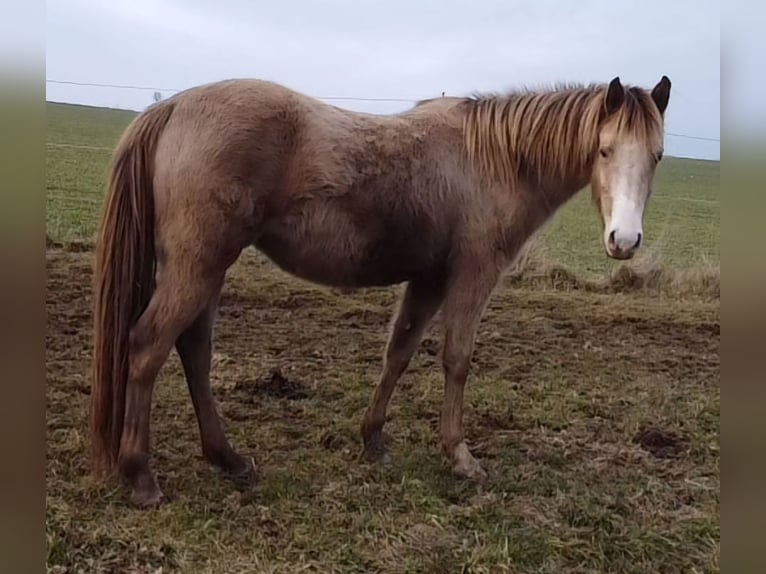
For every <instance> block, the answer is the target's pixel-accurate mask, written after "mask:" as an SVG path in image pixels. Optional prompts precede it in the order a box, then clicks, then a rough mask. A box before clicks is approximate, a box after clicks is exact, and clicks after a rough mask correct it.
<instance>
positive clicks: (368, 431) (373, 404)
mask: <svg viewBox="0 0 766 574" xmlns="http://www.w3.org/2000/svg"><path fill="white" fill-rule="evenodd" d="M443 296H444V283H443V281H441V280H439V281H433V282H411V283H409V284H408V285H407V289H406V291H405V293H404V297H403V298H402V302H401V304H400V306H399V310H398V312H397V314H396V318H395V319H394V324H393V329H392V330H391V335H390V336H389V339H388V344H387V345H386V353H385V359H384V363H383V372H382V373H381V376H380V380H379V382H378V385H377V387H376V388H375V393H374V395H373V397H372V400H371V401H370V405H369V407H368V408H367V412H366V413H365V415H364V420H363V421H362V439H363V440H364V454H365V455H366V457H367V459H368V460H370V461H373V462H375V461H379V460H382V459H384V458H385V446H384V444H383V424H384V423H385V421H386V409H387V407H388V402H389V400H390V399H391V393H392V392H393V390H394V387H395V386H396V383H397V381H398V380H399V378H400V377H401V376H402V373H404V371H405V369H406V368H407V365H409V363H410V360H411V359H412V356H413V355H414V353H415V350H416V349H417V346H418V344H419V343H420V340H421V338H422V337H423V332H424V331H425V329H426V326H427V325H428V321H429V320H430V319H431V318H432V317H433V316H434V314H435V313H436V311H437V310H438V309H439V306H440V305H441V302H442V298H443Z"/></svg>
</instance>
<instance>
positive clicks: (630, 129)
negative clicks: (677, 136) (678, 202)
mask: <svg viewBox="0 0 766 574" xmlns="http://www.w3.org/2000/svg"><path fill="white" fill-rule="evenodd" d="M669 98H670V80H669V79H668V78H667V76H663V77H662V79H661V80H660V81H659V83H658V84H657V85H656V86H655V87H654V89H652V91H651V92H649V91H647V90H644V89H641V88H636V87H624V86H623V85H622V84H621V83H620V79H619V78H615V79H614V80H612V81H611V82H610V84H609V86H608V87H607V88H606V90H605V91H604V113H603V121H602V122H601V125H600V130H599V137H598V151H597V153H596V156H595V161H594V163H593V173H592V175H591V189H592V192H593V199H594V202H595V204H596V207H597V209H598V212H599V215H600V216H601V221H602V224H603V232H604V247H605V248H606V253H607V255H609V257H612V258H613V259H630V258H631V257H633V255H634V254H635V252H636V250H637V249H638V248H639V246H640V245H641V243H642V240H643V237H644V231H643V219H644V210H645V208H646V205H647V202H648V200H649V196H650V195H651V193H652V181H653V179H654V172H655V170H656V168H657V164H658V163H659V161H660V159H662V153H663V135H664V114H665V109H666V108H667V105H668V100H669Z"/></svg>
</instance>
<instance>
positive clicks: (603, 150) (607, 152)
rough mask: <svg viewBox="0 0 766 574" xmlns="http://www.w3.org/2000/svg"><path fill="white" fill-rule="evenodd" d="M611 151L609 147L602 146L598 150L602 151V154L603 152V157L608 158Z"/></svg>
mask: <svg viewBox="0 0 766 574" xmlns="http://www.w3.org/2000/svg"><path fill="white" fill-rule="evenodd" d="M610 151H611V150H610V149H609V148H608V147H602V148H601V149H600V150H598V153H600V154H601V157H603V158H604V159H606V158H608V157H609V152H610Z"/></svg>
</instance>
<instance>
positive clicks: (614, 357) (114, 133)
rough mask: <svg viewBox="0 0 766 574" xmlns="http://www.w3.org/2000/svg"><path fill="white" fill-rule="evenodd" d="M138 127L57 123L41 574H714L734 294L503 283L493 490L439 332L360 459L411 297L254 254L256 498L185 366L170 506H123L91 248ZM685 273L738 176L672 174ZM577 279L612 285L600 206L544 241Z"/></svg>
mask: <svg viewBox="0 0 766 574" xmlns="http://www.w3.org/2000/svg"><path fill="white" fill-rule="evenodd" d="M131 117H132V114H131V113H129V112H120V111H114V110H102V109H93V108H83V107H76V106H65V105H54V104H49V105H48V122H49V124H48V142H49V147H48V150H47V152H48V153H47V162H48V163H47V207H48V209H47V215H46V217H47V220H46V222H47V232H48V235H49V237H50V238H51V239H53V240H54V241H56V242H59V243H60V245H59V246H56V247H51V248H50V249H49V250H48V253H47V268H48V298H47V318H48V330H47V339H46V370H47V383H48V386H47V397H48V406H47V453H46V454H47V473H46V482H47V501H46V502H47V505H46V506H47V513H46V537H47V550H48V556H47V564H48V569H49V571H53V572H67V573H69V572H79V571H82V572H159V571H160V570H159V569H160V568H161V569H162V570H161V571H162V572H176V571H181V572H195V573H196V572H297V571H312V572H557V573H559V572H578V573H579V572H646V573H649V572H652V573H654V572H684V573H686V572H717V571H719V569H720V565H719V555H720V520H719V510H720V497H719V493H720V470H719V461H720V457H719V449H720V391H719V383H720V362H719V355H718V345H719V342H720V304H719V300H718V298H717V297H716V296H710V295H699V294H693V295H692V294H683V293H678V294H675V295H672V296H671V295H667V294H664V293H663V294H658V293H654V292H636V293H621V292H615V291H614V290H613V291H610V292H603V293H599V294H597V293H591V292H587V291H584V290H571V289H553V288H548V287H543V286H535V287H533V286H530V285H524V284H521V285H517V284H510V283H509V284H507V285H504V286H502V287H500V288H499V289H498V292H497V293H496V295H495V296H494V297H493V299H492V302H491V304H490V306H489V308H488V310H487V313H486V315H485V318H484V320H483V321H482V325H481V328H480V330H479V337H478V341H477V346H476V354H475V357H474V361H473V367H472V372H471V376H470V379H469V382H468V385H467V390H466V407H465V423H466V431H467V439H468V442H469V445H471V447H472V449H473V451H474V452H475V454H477V456H478V457H479V458H480V459H481V460H482V461H483V462H484V463H485V465H486V467H487V468H488V470H489V472H490V477H491V478H490V482H489V484H488V485H487V486H486V487H480V486H478V485H475V484H471V483H466V482H460V481H457V480H455V479H454V478H453V477H451V476H450V474H449V472H448V470H447V468H446V466H445V465H444V463H443V462H442V460H441V458H440V455H439V450H438V438H437V437H438V433H437V429H438V412H439V408H440V402H441V386H442V379H441V370H440V365H439V348H440V338H439V333H440V331H439V320H438V318H437V320H436V321H435V323H434V325H433V327H432V328H431V329H430V330H429V332H428V334H427V336H426V338H425V339H424V341H423V343H422V345H421V348H420V351H419V353H418V355H416V357H415V359H414V360H413V363H412V365H411V368H410V369H409V370H408V372H407V373H406V374H405V376H404V378H403V380H402V382H401V384H400V385H399V387H398V388H397V390H396V392H395V394H394V398H393V400H392V405H391V409H390V422H389V423H388V424H387V427H386V431H387V437H388V439H389V445H390V447H391V458H392V460H391V464H390V465H388V466H387V467H384V468H377V467H371V466H368V465H366V464H362V463H360V462H359V461H358V460H357V455H358V453H359V450H360V441H359V438H358V434H357V429H358V425H359V421H360V417H361V415H362V413H363V411H364V408H365V407H366V405H367V402H368V400H369V396H370V393H371V392H372V388H373V386H374V384H375V380H376V377H377V375H378V372H379V369H380V363H381V361H380V358H381V354H382V349H383V345H384V343H385V337H386V327H387V324H388V320H389V317H390V313H391V310H392V307H393V305H394V303H395V300H396V298H397V296H398V294H399V293H400V291H401V289H400V288H399V287H396V288H390V289H376V290H365V291H361V292H357V293H354V294H351V295H342V294H340V293H337V292H335V291H333V290H329V289H324V288H321V287H316V286H313V285H309V284H306V283H303V282H300V281H297V280H295V279H292V278H291V277H289V276H287V275H285V274H284V273H282V272H280V271H279V270H277V269H276V268H275V267H274V266H273V265H271V264H270V263H269V262H268V261H265V260H264V259H263V258H262V257H260V256H258V255H257V254H255V253H247V254H246V255H245V256H243V258H242V259H241V260H240V262H238V263H237V264H236V265H235V266H234V268H233V269H232V272H231V277H230V280H229V281H228V283H227V286H226V288H225V291H224V297H223V299H222V304H221V309H220V319H219V321H218V323H217V328H216V329H217V330H216V337H215V342H214V353H215V354H214V366H213V372H212V381H213V386H214V392H215V394H216V398H217V400H218V401H219V405H220V409H221V412H222V414H223V417H224V421H225V422H224V424H225V427H226V429H227V432H228V433H229V435H230V437H231V439H232V441H233V443H234V445H235V446H236V447H237V448H238V449H240V450H241V451H242V452H243V453H247V454H252V455H253V456H255V458H256V460H257V462H258V465H259V480H258V483H257V485H256V486H255V487H254V488H253V489H252V490H241V489H236V488H234V486H233V485H231V484H229V483H228V482H226V481H225V480H224V479H222V478H220V477H218V476H217V475H216V474H215V473H214V472H213V471H212V470H211V469H210V468H209V467H208V466H207V464H206V463H205V462H204V460H203V459H202V457H201V453H200V448H199V441H198V436H197V428H196V421H195V418H194V413H193V409H192V406H191V402H190V400H189V398H188V393H187V391H186V389H185V383H184V380H183V372H182V369H181V367H180V363H179V361H178V359H177V357H176V356H175V355H172V356H171V358H170V360H169V361H168V363H167V364H166V366H165V367H164V369H163V371H162V373H161V374H160V377H159V379H158V384H157V387H156V394H155V403H154V405H155V406H154V408H153V417H152V424H153V427H152V429H153V435H152V440H153V445H152V446H153V455H154V461H153V462H154V466H155V469H156V470H157V472H158V474H159V479H160V483H161V485H162V487H163V490H164V492H165V493H166V494H167V495H168V496H169V498H170V500H169V502H167V503H166V504H165V505H163V506H162V507H160V508H158V509H156V510H151V511H137V510H134V509H132V508H130V507H129V506H128V504H127V503H126V500H125V497H124V495H123V493H122V490H121V489H120V488H118V485H116V484H97V483H94V482H93V481H92V480H91V479H90V478H89V476H88V467H87V457H86V452H87V444H88V439H87V404H88V392H89V388H88V378H87V376H88V366H89V365H88V361H89V353H90V344H91V340H90V337H91V333H90V304H91V299H90V297H91V294H90V266H91V253H90V252H89V251H87V250H85V251H81V248H78V249H73V248H69V247H67V244H68V243H69V242H70V241H78V240H79V241H82V240H84V241H86V242H87V241H88V240H89V239H90V238H91V237H92V235H93V230H94V229H95V225H96V217H97V214H98V212H99V209H100V201H101V197H102V194H103V188H104V178H105V173H106V166H107V164H108V161H109V152H108V150H109V149H111V148H112V147H113V146H114V144H115V142H116V140H117V138H118V137H119V133H120V131H121V130H122V129H123V128H124V127H125V126H126V125H127V122H128V121H130V118H131ZM646 233H647V237H648V241H649V243H650V246H651V247H652V248H653V249H654V250H656V251H657V252H659V253H661V256H662V258H663V260H664V261H665V263H666V264H667V265H670V266H672V267H678V268H686V269H694V268H695V266H697V265H699V264H700V263H702V262H705V263H710V262H712V263H713V264H714V265H715V264H717V263H718V259H719V253H718V243H719V236H720V231H719V164H718V163H715V162H698V161H690V160H680V159H674V158H667V159H666V160H664V161H663V164H662V166H661V168H660V171H659V175H658V181H657V185H656V193H655V196H654V198H653V200H652V203H651V208H650V211H649V213H648V215H647V222H646ZM544 245H545V257H546V258H547V259H549V260H550V261H556V262H559V263H561V264H563V265H565V266H567V267H569V268H570V269H572V270H573V271H574V273H576V274H578V275H579V274H583V275H587V274H593V275H599V274H603V272H604V271H606V270H608V269H609V268H610V267H612V264H610V263H608V262H607V261H606V260H605V258H604V255H603V251H602V248H601V246H600V244H599V233H598V225H597V218H596V215H595V213H594V212H593V208H592V207H591V205H590V200H589V197H588V196H587V192H585V193H583V194H582V195H581V196H580V197H578V198H576V199H575V200H574V201H573V202H572V203H571V204H570V205H568V206H566V207H565V209H564V210H563V211H562V212H561V213H560V214H559V216H557V217H556V218H555V219H554V220H553V221H552V222H551V225H550V226H549V227H548V228H547V229H546V230H545V233H544Z"/></svg>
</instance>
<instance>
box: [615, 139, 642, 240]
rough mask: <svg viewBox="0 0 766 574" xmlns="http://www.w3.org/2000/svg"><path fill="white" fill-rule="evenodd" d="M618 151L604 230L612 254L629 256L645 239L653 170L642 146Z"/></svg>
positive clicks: (628, 146) (633, 146)
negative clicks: (647, 207)
mask: <svg viewBox="0 0 766 574" xmlns="http://www.w3.org/2000/svg"><path fill="white" fill-rule="evenodd" d="M615 151H616V153H615V157H614V158H613V160H612V161H613V166H612V170H613V171H612V173H611V176H610V178H609V179H610V185H609V194H610V196H611V199H612V202H611V203H612V209H611V213H610V214H608V215H607V221H606V226H605V228H604V244H605V245H606V246H607V249H608V250H609V251H610V252H612V251H616V252H617V253H619V254H622V255H628V254H631V253H632V252H633V251H635V249H637V248H638V246H639V244H640V242H641V241H642V238H643V236H644V229H643V220H644V207H645V206H646V200H647V195H648V190H649V181H648V175H649V168H648V166H647V160H646V159H645V158H644V157H643V156H644V153H643V150H641V148H640V147H639V146H637V145H623V146H620V149H619V150H615Z"/></svg>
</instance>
